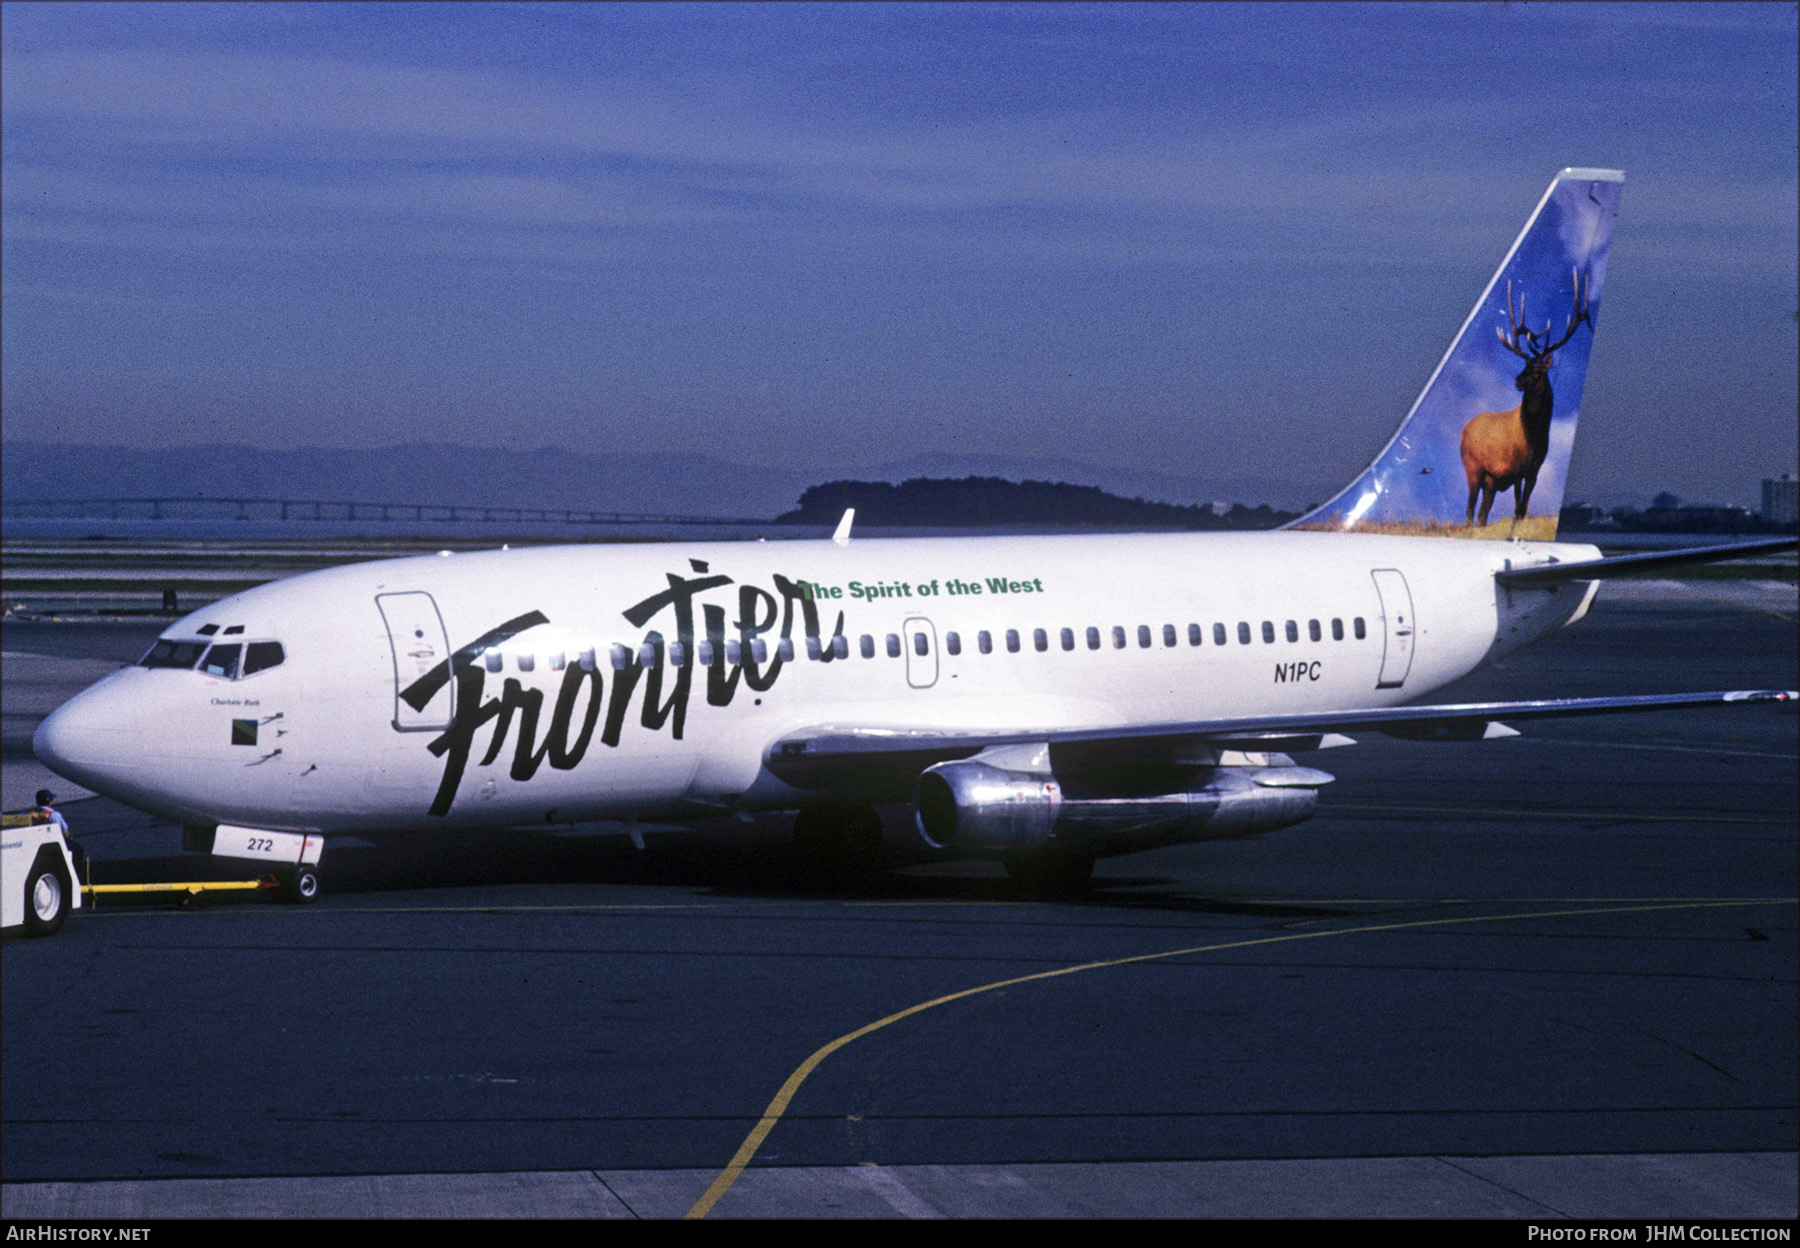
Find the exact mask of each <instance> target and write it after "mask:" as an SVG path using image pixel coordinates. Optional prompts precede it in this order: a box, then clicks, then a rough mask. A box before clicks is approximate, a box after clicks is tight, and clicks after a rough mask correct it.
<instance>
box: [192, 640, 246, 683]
mask: <svg viewBox="0 0 1800 1248" xmlns="http://www.w3.org/2000/svg"><path fill="white" fill-rule="evenodd" d="M241 650H243V647H242V646H240V645H237V644H235V643H234V644H232V645H229V646H214V647H213V648H212V649H211V650H208V651H207V652H206V657H205V658H204V659H201V660H200V670H201V671H203V672H205V673H206V674H207V675H208V676H223V677H224V678H225V679H226V680H231V679H233V678H235V677H236V676H237V666H238V653H239V651H241Z"/></svg>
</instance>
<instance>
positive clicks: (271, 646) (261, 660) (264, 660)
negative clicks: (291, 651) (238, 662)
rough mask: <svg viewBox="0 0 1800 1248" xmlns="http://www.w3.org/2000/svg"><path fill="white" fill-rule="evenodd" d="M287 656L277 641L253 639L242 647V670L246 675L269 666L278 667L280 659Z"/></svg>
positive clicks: (265, 669) (261, 670)
mask: <svg viewBox="0 0 1800 1248" xmlns="http://www.w3.org/2000/svg"><path fill="white" fill-rule="evenodd" d="M285 658H287V655H286V654H285V653H283V651H282V649H281V643H280V642H279V641H253V642H251V643H250V644H249V645H248V646H245V647H244V671H243V674H244V675H246V676H253V675H255V674H256V673H257V672H263V671H267V670H268V669H269V668H271V667H280V666H281V661H282V660H283V659H285Z"/></svg>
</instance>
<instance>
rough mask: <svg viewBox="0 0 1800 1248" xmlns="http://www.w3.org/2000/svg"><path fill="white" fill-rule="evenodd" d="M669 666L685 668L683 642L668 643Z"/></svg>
mask: <svg viewBox="0 0 1800 1248" xmlns="http://www.w3.org/2000/svg"><path fill="white" fill-rule="evenodd" d="M669 665H670V666H671V667H686V666H687V643H686V642H685V641H671V642H670V643H669Z"/></svg>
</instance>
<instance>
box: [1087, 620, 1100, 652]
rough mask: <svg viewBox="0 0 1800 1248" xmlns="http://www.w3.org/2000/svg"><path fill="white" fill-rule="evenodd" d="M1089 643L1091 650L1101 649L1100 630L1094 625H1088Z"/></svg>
mask: <svg viewBox="0 0 1800 1248" xmlns="http://www.w3.org/2000/svg"><path fill="white" fill-rule="evenodd" d="M1087 643H1088V649H1089V650H1098V649H1099V648H1100V630H1099V629H1097V628H1095V627H1094V626H1093V625H1092V624H1090V625H1088V630H1087Z"/></svg>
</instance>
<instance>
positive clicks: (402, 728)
mask: <svg viewBox="0 0 1800 1248" xmlns="http://www.w3.org/2000/svg"><path fill="white" fill-rule="evenodd" d="M375 605H376V606H377V607H379V608H380V609H381V618H382V620H383V621H385V622H386V624H387V633H388V646H389V648H390V649H391V650H392V652H393V656H394V731H395V732H442V731H443V730H444V729H446V728H448V727H449V726H450V721H451V719H452V718H453V717H454V716H455V714H456V705H455V703H456V681H455V680H454V679H450V680H446V681H444V683H443V684H442V685H441V686H439V688H438V690H437V691H436V692H435V693H433V694H432V695H431V700H430V701H429V702H427V703H425V705H424V706H421V707H414V706H412V705H411V704H410V703H408V702H407V701H405V700H404V699H403V698H401V696H400V691H401V690H403V689H405V688H407V687H408V686H409V685H411V684H412V683H413V682H414V681H416V680H418V679H419V677H421V676H423V675H425V674H426V673H427V672H429V671H431V669H432V668H434V667H436V666H437V665H438V664H440V663H444V662H447V661H448V660H449V657H450V641H449V637H448V635H447V634H446V632H445V631H444V619H443V616H441V615H440V614H438V609H437V603H436V602H435V601H434V600H433V599H432V597H431V595H430V594H427V593H425V592H423V591H415V592H412V593H405V594H377V595H375Z"/></svg>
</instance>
